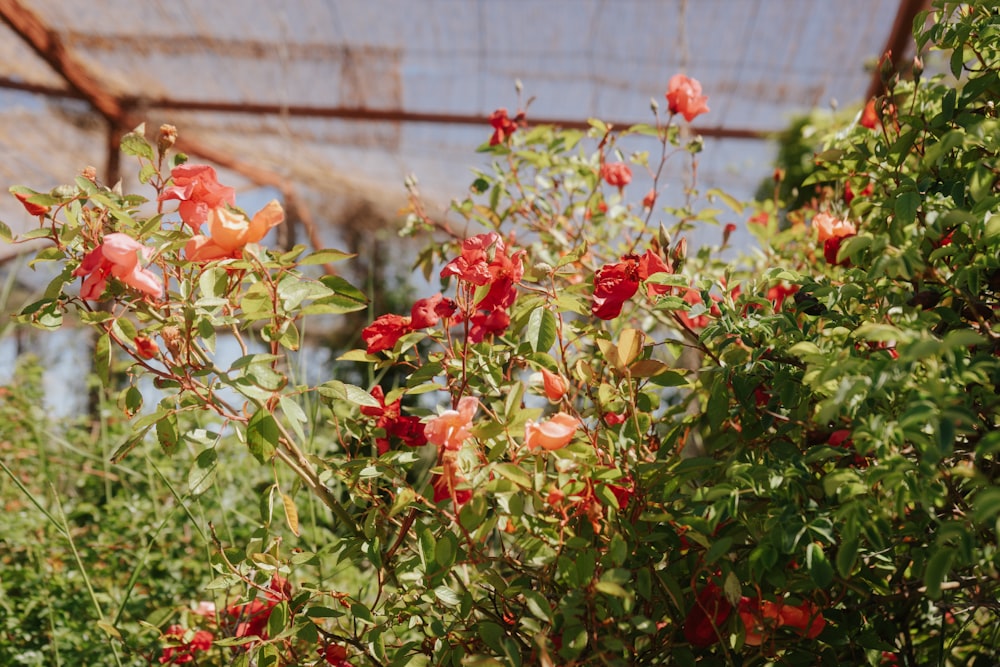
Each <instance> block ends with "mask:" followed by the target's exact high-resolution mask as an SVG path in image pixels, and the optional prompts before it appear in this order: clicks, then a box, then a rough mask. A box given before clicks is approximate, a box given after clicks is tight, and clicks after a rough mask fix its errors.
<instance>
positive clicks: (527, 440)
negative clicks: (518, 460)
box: [524, 412, 580, 451]
mask: <svg viewBox="0 0 1000 667" xmlns="http://www.w3.org/2000/svg"><path fill="white" fill-rule="evenodd" d="M578 428H580V420H579V419H577V418H576V417H573V416H572V415H567V414H565V413H563V412H560V413H559V414H556V415H553V416H552V418H551V419H549V420H548V421H544V422H534V421H529V422H528V423H527V424H525V425H524V444H526V445H527V446H528V447H530V448H532V449H545V450H548V451H553V450H556V449H562V448H563V447H565V446H566V445H568V444H569V441H570V440H572V439H573V436H574V435H575V434H576V430H577V429H578Z"/></svg>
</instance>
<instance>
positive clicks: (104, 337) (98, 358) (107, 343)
mask: <svg viewBox="0 0 1000 667" xmlns="http://www.w3.org/2000/svg"><path fill="white" fill-rule="evenodd" d="M94 372H95V373H97V377H99V378H100V379H101V384H102V385H104V386H105V387H107V386H109V385H110V384H111V336H109V335H108V334H106V333H105V334H101V335H100V336H99V337H98V338H97V343H96V345H94Z"/></svg>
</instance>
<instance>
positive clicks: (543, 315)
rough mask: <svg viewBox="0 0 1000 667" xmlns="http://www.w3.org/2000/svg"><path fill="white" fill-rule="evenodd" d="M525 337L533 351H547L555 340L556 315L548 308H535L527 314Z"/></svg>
mask: <svg viewBox="0 0 1000 667" xmlns="http://www.w3.org/2000/svg"><path fill="white" fill-rule="evenodd" d="M525 338H526V339H527V341H528V344H529V345H531V349H532V350H534V351H535V352H548V351H549V350H550V349H551V348H552V345H553V344H554V343H555V342H556V316H555V315H553V314H552V311H550V310H549V309H548V308H535V309H534V310H533V311H531V315H529V316H528V326H527V328H526V329H525Z"/></svg>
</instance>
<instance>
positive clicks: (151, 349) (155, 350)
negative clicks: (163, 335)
mask: <svg viewBox="0 0 1000 667" xmlns="http://www.w3.org/2000/svg"><path fill="white" fill-rule="evenodd" d="M132 342H133V343H135V353H136V354H138V355H139V356H140V357H142V358H143V359H152V358H153V357H155V356H156V355H157V354H159V352H160V346H159V345H157V344H156V341H155V340H153V339H152V338H149V337H148V336H143V335H141V334H140V335H138V336H136V337H135V338H133V339H132Z"/></svg>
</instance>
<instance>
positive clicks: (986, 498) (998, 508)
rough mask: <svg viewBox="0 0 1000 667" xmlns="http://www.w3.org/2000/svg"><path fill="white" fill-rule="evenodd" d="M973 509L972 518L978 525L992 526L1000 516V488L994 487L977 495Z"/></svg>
mask: <svg viewBox="0 0 1000 667" xmlns="http://www.w3.org/2000/svg"><path fill="white" fill-rule="evenodd" d="M972 507H973V510H972V518H973V520H974V521H975V522H976V523H986V524H992V523H993V520H994V519H995V517H996V516H997V515H998V514H1000V488H998V487H995V486H994V487H990V488H988V489H983V490H982V491H980V492H979V493H977V494H976V497H975V499H974V501H973V503H972Z"/></svg>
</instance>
